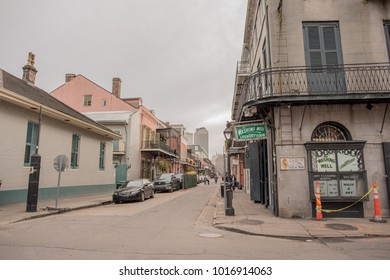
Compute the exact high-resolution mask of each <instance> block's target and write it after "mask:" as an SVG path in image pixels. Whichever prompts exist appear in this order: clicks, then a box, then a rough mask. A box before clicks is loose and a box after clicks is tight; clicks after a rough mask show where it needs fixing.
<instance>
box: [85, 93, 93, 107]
mask: <svg viewBox="0 0 390 280" xmlns="http://www.w3.org/2000/svg"><path fill="white" fill-rule="evenodd" d="M91 105H92V95H84V106H85V107H89V106H91Z"/></svg>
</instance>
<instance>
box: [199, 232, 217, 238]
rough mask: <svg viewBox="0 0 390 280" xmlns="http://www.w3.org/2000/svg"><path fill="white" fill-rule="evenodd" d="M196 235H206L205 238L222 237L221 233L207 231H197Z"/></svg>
mask: <svg viewBox="0 0 390 280" xmlns="http://www.w3.org/2000/svg"><path fill="white" fill-rule="evenodd" d="M198 236H200V237H206V238H219V237H222V236H223V235H222V234H219V233H212V232H207V233H198Z"/></svg>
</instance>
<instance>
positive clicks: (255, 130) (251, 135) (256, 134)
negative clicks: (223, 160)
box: [235, 123, 267, 141]
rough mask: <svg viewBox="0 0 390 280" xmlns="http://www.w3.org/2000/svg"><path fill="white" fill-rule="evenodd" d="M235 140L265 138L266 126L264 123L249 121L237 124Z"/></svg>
mask: <svg viewBox="0 0 390 280" xmlns="http://www.w3.org/2000/svg"><path fill="white" fill-rule="evenodd" d="M235 129H236V136H237V138H236V141H248V140H259V139H264V138H266V130H267V129H266V126H265V124H264V123H251V124H245V125H237V126H236V127H235Z"/></svg>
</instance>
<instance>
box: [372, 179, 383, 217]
mask: <svg viewBox="0 0 390 280" xmlns="http://www.w3.org/2000/svg"><path fill="white" fill-rule="evenodd" d="M373 189H374V218H372V219H370V222H374V223H386V222H387V221H386V220H382V217H381V207H380V204H379V194H378V185H377V184H376V182H374V186H373Z"/></svg>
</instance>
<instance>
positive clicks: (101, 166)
mask: <svg viewBox="0 0 390 280" xmlns="http://www.w3.org/2000/svg"><path fill="white" fill-rule="evenodd" d="M105 150H106V143H100V152H99V170H104V154H105Z"/></svg>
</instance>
